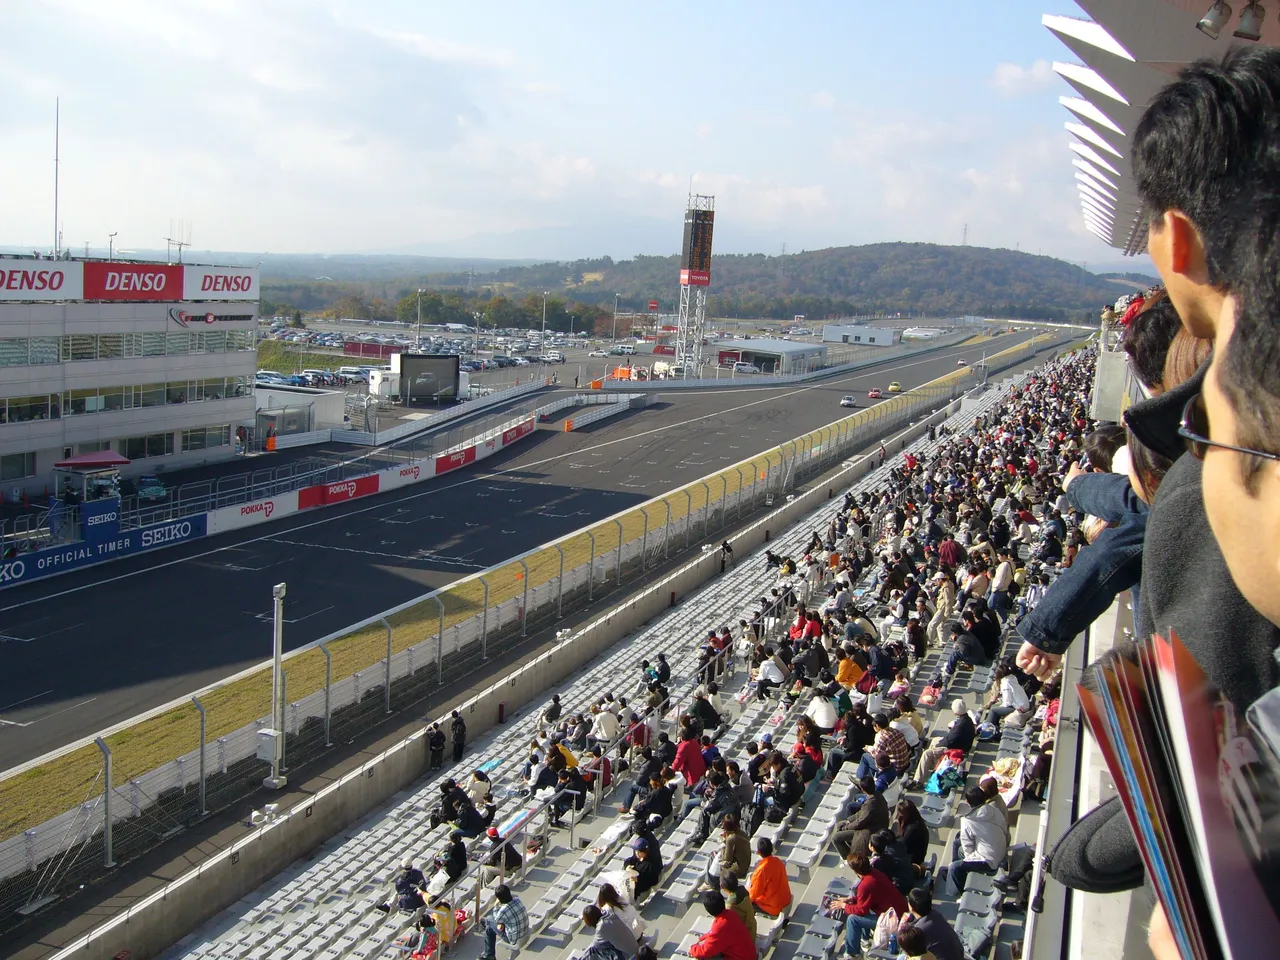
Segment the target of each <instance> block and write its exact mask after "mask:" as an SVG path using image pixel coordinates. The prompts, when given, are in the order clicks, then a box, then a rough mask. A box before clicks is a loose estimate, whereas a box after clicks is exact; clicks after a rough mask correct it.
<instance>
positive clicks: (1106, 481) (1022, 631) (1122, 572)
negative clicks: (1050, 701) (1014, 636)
mask: <svg viewBox="0 0 1280 960" xmlns="http://www.w3.org/2000/svg"><path fill="white" fill-rule="evenodd" d="M1067 499H1068V500H1069V501H1070V502H1071V505H1072V506H1074V507H1076V508H1077V509H1079V510H1082V511H1084V512H1085V513H1091V514H1093V515H1094V516H1095V517H1101V518H1102V519H1103V520H1107V521H1108V522H1111V523H1117V524H1118V525H1117V526H1114V527H1108V528H1107V529H1106V530H1104V531H1102V533H1101V534H1100V535H1099V536H1098V539H1096V540H1095V541H1094V542H1093V543H1092V544H1090V545H1089V546H1087V547H1085V548H1084V549H1082V550H1081V551H1080V552H1079V553H1078V554H1076V559H1075V562H1073V563H1072V564H1071V566H1070V567H1068V568H1067V569H1066V570H1064V571H1062V575H1061V576H1060V577H1058V579H1057V580H1055V581H1054V582H1053V584H1052V585H1051V586H1050V587H1049V589H1048V590H1047V591H1045V595H1044V597H1043V598H1042V599H1041V600H1040V602H1039V603H1038V604H1037V605H1036V608H1035V609H1034V610H1032V611H1031V613H1029V614H1028V615H1027V616H1026V617H1025V618H1024V619H1023V620H1022V622H1021V623H1019V624H1018V634H1019V635H1020V636H1021V637H1022V639H1023V640H1025V641H1027V642H1028V643H1030V644H1031V645H1032V646H1034V647H1037V648H1038V649H1040V650H1043V651H1045V652H1046V653H1062V652H1063V651H1065V650H1066V649H1067V647H1069V646H1070V645H1071V641H1072V640H1074V639H1075V638H1076V637H1077V636H1078V635H1079V634H1080V633H1081V632H1082V631H1083V630H1084V628H1085V627H1087V626H1088V625H1089V624H1091V623H1093V621H1094V620H1096V619H1098V617H1100V616H1101V615H1102V614H1103V612H1104V611H1105V610H1106V609H1107V607H1109V606H1111V603H1112V601H1113V600H1115V598H1116V597H1117V596H1118V595H1119V594H1120V593H1121V592H1122V591H1124V590H1127V589H1130V588H1136V587H1137V585H1138V581H1139V580H1140V579H1141V577H1142V542H1143V539H1144V538H1145V537H1146V532H1147V505H1146V504H1145V503H1143V502H1142V500H1140V499H1139V498H1138V496H1137V494H1135V493H1134V492H1133V488H1132V487H1131V486H1129V481H1128V480H1127V479H1126V478H1124V477H1122V476H1120V475H1119V474H1114V473H1090V474H1085V475H1083V476H1080V477H1077V478H1076V479H1075V480H1073V481H1072V483H1071V486H1070V487H1069V488H1068V489H1067Z"/></svg>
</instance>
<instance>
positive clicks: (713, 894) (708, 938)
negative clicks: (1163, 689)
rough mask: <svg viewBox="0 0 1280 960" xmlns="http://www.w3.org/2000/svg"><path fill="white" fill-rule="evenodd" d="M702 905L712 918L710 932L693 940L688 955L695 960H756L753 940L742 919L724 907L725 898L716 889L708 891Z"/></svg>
mask: <svg viewBox="0 0 1280 960" xmlns="http://www.w3.org/2000/svg"><path fill="white" fill-rule="evenodd" d="M702 905H703V906H704V907H706V908H707V913H709V914H711V916H712V918H713V919H712V921H711V929H710V930H708V931H707V932H706V933H704V934H703V935H702V936H700V937H699V938H698V939H697V940H695V941H694V943H693V946H691V947H690V948H689V956H691V957H693V958H694V960H709V958H710V957H724V960H756V938H755V937H753V936H752V935H751V931H750V930H748V929H747V925H746V924H745V923H744V922H743V920H742V917H740V916H738V914H737V913H736V912H735V911H733V910H730V909H729V908H728V907H727V906H725V902H724V895H723V894H722V893H721V892H720V891H719V890H708V891H707V892H706V893H704V894H703V895H702Z"/></svg>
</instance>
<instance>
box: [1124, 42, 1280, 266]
mask: <svg viewBox="0 0 1280 960" xmlns="http://www.w3.org/2000/svg"><path fill="white" fill-rule="evenodd" d="M1278 108H1280V49H1277V48H1275V47H1264V46H1238V47H1233V48H1232V49H1231V50H1229V51H1228V52H1227V54H1226V55H1225V56H1224V57H1223V58H1222V60H1220V61H1218V60H1211V59H1205V60H1197V61H1195V62H1194V63H1192V64H1190V65H1189V66H1188V67H1186V68H1185V69H1184V70H1183V71H1182V73H1180V74H1179V75H1178V79H1177V80H1175V81H1173V83H1171V84H1169V85H1168V86H1167V87H1165V88H1164V89H1163V90H1161V91H1160V92H1159V93H1157V94H1156V96H1155V98H1154V99H1153V100H1152V101H1151V103H1150V105H1149V106H1148V107H1147V109H1146V112H1145V113H1143V115H1142V119H1141V120H1140V121H1139V122H1138V126H1137V128H1136V129H1135V130H1134V134H1133V149H1132V151H1131V152H1130V154H1129V160H1130V163H1131V165H1132V167H1133V174H1134V179H1135V180H1136V181H1137V185H1138V195H1139V196H1140V197H1141V198H1142V201H1143V203H1144V205H1145V206H1146V210H1147V214H1148V216H1150V217H1151V218H1152V221H1153V222H1156V223H1158V222H1159V218H1160V216H1161V215H1162V214H1163V213H1165V211H1167V210H1181V211H1182V212H1183V213H1185V214H1186V215H1187V216H1188V217H1189V218H1190V220H1191V222H1192V223H1193V224H1194V225H1195V227H1196V229H1197V230H1199V231H1200V235H1201V238H1202V240H1203V241H1204V246H1205V256H1206V259H1207V261H1208V266H1209V280H1210V282H1211V283H1213V284H1215V285H1217V286H1223V287H1228V288H1229V287H1230V285H1231V283H1230V281H1231V279H1232V278H1231V276H1230V272H1229V262H1228V257H1227V254H1226V251H1225V250H1224V243H1225V242H1226V241H1227V240H1229V238H1230V237H1231V236H1234V234H1235V231H1236V228H1235V227H1234V225H1232V224H1230V223H1228V222H1225V221H1223V220H1222V214H1223V213H1224V212H1225V211H1226V209H1227V208H1228V207H1230V206H1232V205H1233V203H1234V201H1235V200H1236V198H1237V197H1238V196H1239V195H1240V193H1241V192H1242V191H1251V190H1253V189H1255V188H1256V185H1258V184H1263V183H1268V182H1275V177H1276V174H1277V172H1278V169H1277V168H1278V166H1280V164H1278V161H1280V153H1278V152H1277V151H1276V149H1275V145H1276V141H1277V137H1278V136H1280V123H1278V122H1277V121H1278V120H1280V109H1278Z"/></svg>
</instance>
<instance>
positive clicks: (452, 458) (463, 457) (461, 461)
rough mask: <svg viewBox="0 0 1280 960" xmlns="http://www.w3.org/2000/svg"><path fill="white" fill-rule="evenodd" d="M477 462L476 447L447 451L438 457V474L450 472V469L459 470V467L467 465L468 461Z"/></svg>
mask: <svg viewBox="0 0 1280 960" xmlns="http://www.w3.org/2000/svg"><path fill="white" fill-rule="evenodd" d="M475 462H476V448H475V447H467V449H465V450H458V451H456V452H454V453H446V454H445V455H444V456H443V457H436V476H437V477H438V476H440V474H442V473H448V472H449V471H450V470H457V469H458V468H459V467H465V466H466V465H467V464H468V463H475Z"/></svg>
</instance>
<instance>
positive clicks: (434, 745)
mask: <svg viewBox="0 0 1280 960" xmlns="http://www.w3.org/2000/svg"><path fill="white" fill-rule="evenodd" d="M446 742H447V741H446V739H445V735H444V731H443V730H441V729H440V724H438V723H433V724H431V726H430V727H428V728H427V749H428V750H429V751H430V752H431V760H430V763H429V766H430V769H432V770H439V769H440V768H441V767H442V766H443V765H444V745H445V743H446Z"/></svg>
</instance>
